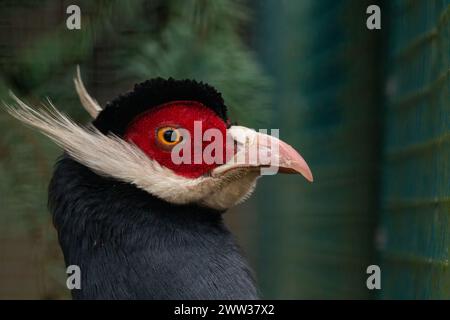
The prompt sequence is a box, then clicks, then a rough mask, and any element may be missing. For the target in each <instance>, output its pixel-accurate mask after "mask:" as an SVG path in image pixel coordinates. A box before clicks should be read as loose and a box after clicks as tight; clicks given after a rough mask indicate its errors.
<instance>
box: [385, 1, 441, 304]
mask: <svg viewBox="0 0 450 320" xmlns="http://www.w3.org/2000/svg"><path fill="white" fill-rule="evenodd" d="M449 31H450V1H448V0H441V1H418V0H416V1H406V0H402V1H389V39H390V40H389V45H388V59H387V62H386V71H387V72H388V77H387V81H386V110H385V116H384V133H385V134H384V139H383V166H382V169H383V179H382V195H381V204H382V225H381V228H380V229H379V231H378V232H379V236H378V238H379V239H380V242H379V249H380V256H381V258H382V266H381V270H382V290H381V295H380V296H381V298H385V299H389V298H396V299H398V298H405V299H430V298H432V299H436V298H437V299H439V298H441V299H449V298H450V271H449V244H450V219H449V215H450V103H449V102H450V99H449V98H450V96H449V88H450V80H449V73H450V63H449V62H450V61H449V56H450V47H449V42H450V39H449Z"/></svg>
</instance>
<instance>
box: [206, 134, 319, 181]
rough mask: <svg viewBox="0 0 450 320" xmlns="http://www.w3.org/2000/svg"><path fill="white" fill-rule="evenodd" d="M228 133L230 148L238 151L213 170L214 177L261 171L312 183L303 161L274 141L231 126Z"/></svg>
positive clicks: (311, 176)
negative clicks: (295, 176) (242, 170)
mask: <svg viewBox="0 0 450 320" xmlns="http://www.w3.org/2000/svg"><path fill="white" fill-rule="evenodd" d="M227 133H228V135H229V137H230V138H231V143H230V144H234V145H236V148H237V150H234V153H233V154H234V155H233V156H232V157H229V158H230V159H229V160H228V161H227V162H226V163H225V164H224V165H221V166H219V167H217V168H215V169H214V170H213V175H219V174H222V173H225V172H227V171H229V170H232V169H236V168H249V169H255V168H257V169H260V170H261V175H272V174H276V173H277V172H281V173H291V174H292V173H298V174H301V175H303V176H304V177H305V178H306V179H307V180H308V181H310V182H313V180H314V178H313V175H312V172H311V169H310V168H309V166H308V164H307V163H306V161H305V159H303V157H302V156H301V155H300V154H299V153H298V152H297V151H296V150H295V149H294V148H292V147H291V146H290V145H288V144H287V143H285V142H284V141H281V140H280V139H278V138H277V137H274V136H271V135H267V134H265V133H260V132H256V131H255V130H252V129H249V128H246V127H242V126H232V127H230V128H229V129H228V132H227ZM227 145H229V143H228V142H227ZM227 159H228V157H227Z"/></svg>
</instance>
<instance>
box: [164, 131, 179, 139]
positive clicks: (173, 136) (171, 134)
mask: <svg viewBox="0 0 450 320" xmlns="http://www.w3.org/2000/svg"><path fill="white" fill-rule="evenodd" d="M164 140H166V141H167V142H175V141H177V134H176V133H175V132H174V131H173V130H171V129H170V130H166V131H164Z"/></svg>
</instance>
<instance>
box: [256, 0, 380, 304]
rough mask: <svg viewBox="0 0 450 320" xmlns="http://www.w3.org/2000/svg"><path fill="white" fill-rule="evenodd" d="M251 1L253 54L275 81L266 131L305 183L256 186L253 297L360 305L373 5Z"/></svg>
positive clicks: (373, 82) (371, 220)
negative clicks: (258, 291) (300, 166)
mask: <svg viewBox="0 0 450 320" xmlns="http://www.w3.org/2000/svg"><path fill="white" fill-rule="evenodd" d="M255 3H256V6H257V7H258V10H257V12H258V14H257V16H256V19H255V20H256V21H258V28H257V29H256V31H255V33H256V36H257V40H256V43H255V46H256V47H257V49H258V51H259V52H260V53H261V58H262V60H263V61H264V63H265V65H266V67H267V70H268V71H269V73H270V74H271V75H272V76H273V78H274V82H275V83H276V87H275V94H274V96H273V101H272V103H273V106H274V107H273V108H274V111H273V113H274V117H273V122H272V123H271V126H272V128H282V129H281V130H280V137H281V138H282V139H283V140H285V141H289V142H290V143H293V145H294V146H295V147H296V148H297V149H298V150H300V153H301V154H302V155H304V157H305V159H306V160H307V162H308V163H309V164H310V167H311V169H312V171H313V174H314V178H315V182H314V183H313V184H309V183H307V182H305V181H303V180H302V179H298V177H292V176H283V177H281V176H277V177H276V179H271V178H270V177H266V178H263V179H262V180H263V181H262V182H261V187H262V188H263V189H264V191H261V190H259V191H261V192H258V195H261V196H260V197H259V198H258V199H257V205H258V219H259V220H258V221H259V224H260V225H259V229H260V230H261V232H260V234H259V239H258V241H256V243H258V245H259V251H258V256H257V258H256V261H257V274H258V275H259V283H260V285H261V288H262V292H263V295H264V297H265V298H339V299H345V298H370V297H372V293H371V292H370V291H369V290H368V289H367V287H366V279H367V274H366V268H367V267H368V266H369V265H371V264H374V263H375V260H374V259H375V256H374V250H373V238H374V237H373V230H374V226H375V224H376V216H375V215H376V213H377V207H378V203H377V189H376V188H377V185H378V180H379V179H378V177H379V172H378V171H377V170H378V169H377V168H378V163H377V159H378V154H379V148H378V145H379V138H378V133H379V119H380V107H379V106H380V104H381V101H379V97H380V95H379V91H380V90H379V88H378V87H379V83H380V81H379V80H380V71H379V70H380V68H379V57H380V48H381V46H380V45H379V41H380V32H379V31H369V30H368V29H367V28H366V18H367V15H366V8H367V6H368V5H370V4H373V1H335V0H322V1H313V0H310V1H275V0H274V1H270V0H267V1H261V2H260V1H255ZM266 194H270V197H267V196H264V195H266Z"/></svg>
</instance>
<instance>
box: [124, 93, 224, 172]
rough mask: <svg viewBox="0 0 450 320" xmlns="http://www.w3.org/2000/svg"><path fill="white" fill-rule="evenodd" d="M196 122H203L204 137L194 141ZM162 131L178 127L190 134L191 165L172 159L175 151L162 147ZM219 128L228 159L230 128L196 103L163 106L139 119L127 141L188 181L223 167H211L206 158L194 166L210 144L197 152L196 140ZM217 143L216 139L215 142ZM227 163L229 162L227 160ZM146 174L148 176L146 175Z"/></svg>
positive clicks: (130, 127) (126, 133)
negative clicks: (160, 133)
mask: <svg viewBox="0 0 450 320" xmlns="http://www.w3.org/2000/svg"><path fill="white" fill-rule="evenodd" d="M194 121H201V123H202V126H201V127H202V133H201V135H198V136H199V137H194ZM162 127H175V128H183V129H185V130H188V131H189V133H190V139H191V160H192V161H191V163H190V164H185V163H181V164H175V163H174V162H173V161H172V158H171V150H170V148H169V149H168V148H167V147H163V146H161V143H158V138H157V131H158V129H159V128H162ZM210 128H215V129H218V130H220V132H221V133H222V135H221V136H222V138H223V141H222V145H223V155H224V157H225V155H226V130H227V128H226V124H225V122H224V121H223V120H222V119H221V118H220V117H219V116H217V115H216V114H215V113H214V111H212V110H211V109H209V108H207V107H205V106H204V105H202V104H201V103H198V102H194V101H173V102H169V103H166V104H163V105H160V106H158V107H156V108H154V109H152V110H150V111H149V112H146V113H144V114H142V115H140V116H138V117H137V118H136V119H135V120H134V121H133V122H132V123H131V124H130V125H129V127H128V128H127V130H126V132H125V136H124V137H125V140H127V141H130V142H133V143H134V144H136V145H137V146H138V147H139V148H140V149H141V150H142V151H144V153H145V154H146V155H147V156H148V157H149V158H150V159H153V160H156V161H157V162H158V163H159V164H161V165H163V166H165V167H167V168H169V169H171V170H173V171H174V172H175V173H176V174H178V175H180V176H183V177H186V178H198V177H200V176H202V175H205V174H207V173H208V172H210V171H211V170H213V169H214V168H216V167H217V166H219V165H220V164H221V163H212V164H207V163H205V162H204V159H203V156H202V157H201V163H200V164H195V163H194V155H195V153H196V152H201V153H202V154H203V150H204V149H205V147H206V146H207V145H208V144H210V143H211V142H210V141H202V142H198V145H199V146H202V150H194V145H196V144H195V143H194V139H195V138H197V139H200V141H201V140H202V137H203V133H204V132H205V131H206V130H208V129H210ZM213 140H214V139H213ZM224 160H225V161H226V159H224ZM143 174H144V173H143Z"/></svg>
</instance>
